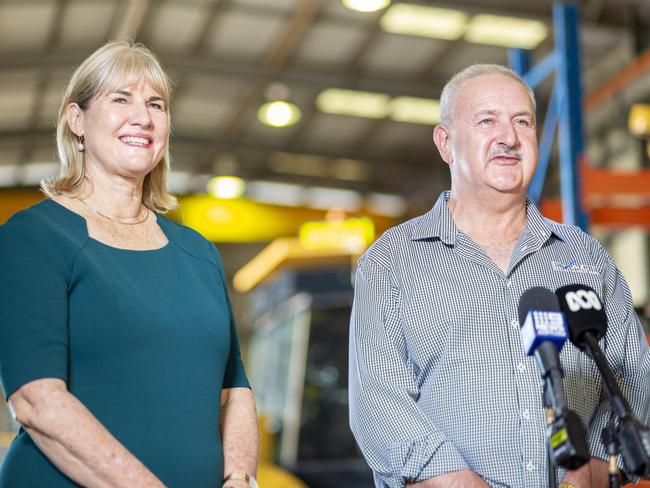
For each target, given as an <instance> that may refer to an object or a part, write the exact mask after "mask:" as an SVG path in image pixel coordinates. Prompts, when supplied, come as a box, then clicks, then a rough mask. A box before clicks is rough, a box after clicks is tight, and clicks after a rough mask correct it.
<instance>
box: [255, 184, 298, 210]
mask: <svg viewBox="0 0 650 488" xmlns="http://www.w3.org/2000/svg"><path fill="white" fill-rule="evenodd" d="M304 191H305V189H304V187H302V186H300V185H293V184H291V183H279V182H275V181H251V182H250V183H249V184H248V185H247V187H246V196H247V197H248V198H250V199H251V200H255V201H257V202H261V203H270V204H272V205H284V206H287V207H298V206H300V205H302V203H303V194H304Z"/></svg>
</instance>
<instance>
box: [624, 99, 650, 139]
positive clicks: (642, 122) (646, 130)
mask: <svg viewBox="0 0 650 488" xmlns="http://www.w3.org/2000/svg"><path fill="white" fill-rule="evenodd" d="M627 127H628V129H629V130H630V133H631V134H632V135H635V136H637V137H643V138H645V139H650V104H647V103H635V104H634V105H632V107H631V108H630V114H629V116H628V119H627Z"/></svg>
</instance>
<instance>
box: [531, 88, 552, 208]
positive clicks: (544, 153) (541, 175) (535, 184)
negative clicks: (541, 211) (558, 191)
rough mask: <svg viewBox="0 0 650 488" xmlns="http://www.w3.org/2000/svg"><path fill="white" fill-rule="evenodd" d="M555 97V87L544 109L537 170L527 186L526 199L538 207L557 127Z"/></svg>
mask: <svg viewBox="0 0 650 488" xmlns="http://www.w3.org/2000/svg"><path fill="white" fill-rule="evenodd" d="M556 96H557V93H556V90H555V87H553V91H552V92H551V99H550V100H549V102H548V107H547V108H546V117H544V126H543V127H542V134H541V137H540V139H539V156H538V158H537V169H536V170H535V174H534V175H533V179H532V181H531V182H530V185H529V186H528V197H529V198H530V199H531V200H532V201H533V202H535V205H539V202H540V201H541V200H542V190H543V189H544V180H545V179H546V172H547V170H548V164H549V162H550V161H551V153H552V152H553V138H554V136H555V129H556V127H557V103H556V102H555V98H556Z"/></svg>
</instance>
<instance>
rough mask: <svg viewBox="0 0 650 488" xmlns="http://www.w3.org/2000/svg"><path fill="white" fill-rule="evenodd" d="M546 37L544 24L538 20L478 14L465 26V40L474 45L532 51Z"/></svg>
mask: <svg viewBox="0 0 650 488" xmlns="http://www.w3.org/2000/svg"><path fill="white" fill-rule="evenodd" d="M547 35H548V28H547V27H546V24H544V23H543V22H540V21H538V20H532V19H522V18H517V17H504V16H500V15H487V14H479V15H475V16H474V17H472V19H471V21H470V22H469V24H468V25H467V31H466V32H465V40H466V41H468V42H472V43H475V44H489V45H493V46H503V47H516V48H521V49H534V48H536V47H537V46H538V45H539V44H540V43H541V42H542V41H543V40H544V39H546V36H547Z"/></svg>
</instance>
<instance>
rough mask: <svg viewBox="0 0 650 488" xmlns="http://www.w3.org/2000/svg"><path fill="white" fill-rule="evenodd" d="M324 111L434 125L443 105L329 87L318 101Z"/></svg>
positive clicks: (413, 98)
mask: <svg viewBox="0 0 650 488" xmlns="http://www.w3.org/2000/svg"><path fill="white" fill-rule="evenodd" d="M316 106H317V107H318V109H319V110H321V111H322V112H325V113H328V114H336V115H351V116H354V117H366V118H370V119H384V118H386V117H390V118H391V119H392V120H395V121H397V122H408V123H411V124H425V125H433V124H437V123H438V122H439V121H440V102H439V101H438V100H434V99H432V98H418V97H395V98H391V97H390V96H388V95H386V94H384V93H371V92H362V91H355V90H341V89H338V88H328V89H326V90H323V91H322V92H321V93H320V94H319V95H318V97H317V98H316Z"/></svg>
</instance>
